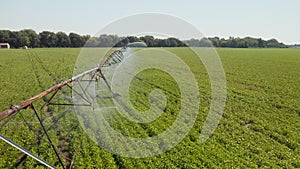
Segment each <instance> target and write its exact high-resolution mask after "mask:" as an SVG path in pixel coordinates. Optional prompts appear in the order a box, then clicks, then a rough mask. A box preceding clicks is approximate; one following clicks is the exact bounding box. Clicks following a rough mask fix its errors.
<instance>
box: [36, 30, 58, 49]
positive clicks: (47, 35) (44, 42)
mask: <svg viewBox="0 0 300 169" xmlns="http://www.w3.org/2000/svg"><path fill="white" fill-rule="evenodd" d="M39 39H40V47H47V48H50V47H56V43H57V38H56V34H55V33H53V32H49V31H43V32H41V33H40V34H39Z"/></svg>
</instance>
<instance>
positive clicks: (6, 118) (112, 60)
mask: <svg viewBox="0 0 300 169" xmlns="http://www.w3.org/2000/svg"><path fill="white" fill-rule="evenodd" d="M125 51H126V48H125V47H123V48H121V49H119V50H114V51H113V52H112V53H111V54H110V55H108V56H107V57H106V58H105V59H104V60H103V61H102V62H101V63H100V64H99V65H97V66H96V67H95V68H93V69H90V70H87V71H85V72H82V73H80V74H78V75H76V76H74V77H72V78H70V79H67V80H65V81H62V82H61V83H58V84H56V85H55V86H52V87H50V88H49V89H47V90H45V91H43V92H41V93H39V94H37V95H36V96H33V97H32V98H29V99H27V100H25V101H23V102H21V103H19V104H17V105H12V106H10V107H9V108H8V109H7V110H5V111H3V112H1V113H0V122H2V124H0V129H1V128H3V127H4V126H5V125H7V124H8V123H9V122H10V121H11V120H12V119H13V117H14V116H15V115H16V114H17V113H18V112H20V111H21V110H23V109H31V110H33V112H34V114H35V116H36V118H37V120H38V122H39V125H40V127H41V128H42V131H43V132H44V134H45V136H46V137H47V140H48V142H49V143H50V145H51V147H52V149H53V151H54V152H55V155H56V157H57V159H58V161H59V163H60V165H61V167H62V168H66V166H65V165H64V164H63V162H62V159H61V156H60V154H59V152H58V150H57V149H56V147H55V146H54V144H53V142H52V140H51V138H50V136H49V135H48V133H47V130H46V128H45V126H44V124H43V122H42V120H41V117H40V115H39V113H38V109H37V108H36V107H35V106H34V103H35V102H37V101H38V100H42V99H43V98H44V97H45V96H48V95H49V96H50V95H51V96H50V99H48V100H47V101H45V100H44V101H45V104H44V105H43V107H45V106H48V105H70V106H72V105H74V104H73V103H68V104H54V103H52V102H51V101H52V100H53V99H54V98H55V97H56V96H57V93H58V91H60V90H61V89H62V88H63V87H67V88H69V89H71V90H72V92H75V93H76V94H77V95H78V96H80V98H81V99H82V100H84V101H85V102H86V104H83V105H79V106H92V101H90V100H89V98H88V96H87V93H86V91H85V89H84V88H83V87H82V85H81V82H80V81H81V80H83V79H85V80H86V79H88V80H89V81H93V80H95V81H98V80H100V79H102V80H103V81H104V83H105V84H106V85H107V87H108V88H109V89H110V91H111V88H110V85H109V83H108V81H107V79H106V78H105V75H104V74H103V73H102V68H103V67H109V66H111V65H114V64H117V63H120V62H121V61H122V60H123V59H124V54H123V53H124V52H125ZM72 83H78V86H80V87H81V90H75V89H74V88H72V85H71V84H72ZM77 106H78V105H77ZM0 139H1V140H2V141H4V142H6V143H8V144H10V145H11V146H13V147H15V148H17V149H18V150H20V151H21V152H23V153H25V154H26V155H28V156H30V157H32V158H33V159H35V160H37V161H38V162H40V163H42V164H44V165H45V166H47V167H49V168H55V167H54V166H53V165H52V164H49V163H48V162H46V161H44V160H43V159H41V158H39V157H38V156H36V155H35V154H33V153H32V152H30V151H29V150H27V149H25V148H24V147H22V146H20V145H19V144H17V143H15V142H13V141H12V140H10V139H9V138H7V137H5V136H4V135H2V134H1V133H0ZM69 167H71V165H69Z"/></svg>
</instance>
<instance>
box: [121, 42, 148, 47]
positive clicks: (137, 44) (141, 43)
mask: <svg viewBox="0 0 300 169" xmlns="http://www.w3.org/2000/svg"><path fill="white" fill-rule="evenodd" d="M126 46H127V47H136V48H144V47H148V46H147V44H146V43H145V42H132V43H128V44H127V45H126Z"/></svg>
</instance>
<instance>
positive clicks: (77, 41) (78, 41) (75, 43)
mask: <svg viewBox="0 0 300 169" xmlns="http://www.w3.org/2000/svg"><path fill="white" fill-rule="evenodd" d="M69 38H70V40H71V47H82V46H83V44H84V39H83V38H82V37H81V36H80V35H78V34H76V33H73V32H71V33H70V34H69Z"/></svg>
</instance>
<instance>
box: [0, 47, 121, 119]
mask: <svg viewBox="0 0 300 169" xmlns="http://www.w3.org/2000/svg"><path fill="white" fill-rule="evenodd" d="M123 49H125V48H122V49H121V50H115V51H113V52H112V53H111V54H110V55H109V56H108V57H106V58H105V60H103V61H102V62H101V63H100V64H99V66H98V67H96V68H93V69H90V70H88V71H86V72H83V73H81V74H79V75H76V76H74V77H72V78H71V79H68V80H65V81H63V82H61V83H59V84H57V85H55V86H52V87H51V88H49V89H47V90H45V91H43V92H41V93H39V94H37V95H36V96H34V97H32V98H30V99H27V100H25V101H23V102H21V103H19V104H18V105H14V106H11V107H10V108H9V109H7V110H5V111H3V112H1V113H0V121H1V120H3V119H5V118H7V117H9V116H11V115H13V114H14V113H16V112H18V111H19V110H21V109H24V108H27V107H28V106H30V105H31V104H32V103H34V102H35V101H37V100H39V99H41V98H42V97H44V96H46V95H48V94H50V93H52V92H54V91H56V90H58V89H60V88H62V87H64V86H66V85H68V84H70V83H72V82H73V81H76V80H78V79H79V78H80V77H83V76H84V75H86V74H88V73H92V72H96V73H97V72H101V69H102V67H103V66H104V65H105V64H106V63H107V62H108V61H109V60H110V59H111V58H113V57H114V56H115V55H116V54H117V55H118V53H120V52H122V50H123Z"/></svg>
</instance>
